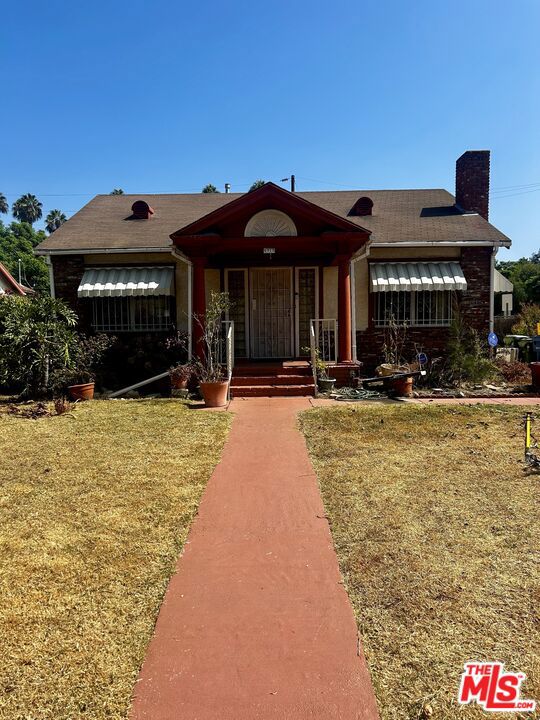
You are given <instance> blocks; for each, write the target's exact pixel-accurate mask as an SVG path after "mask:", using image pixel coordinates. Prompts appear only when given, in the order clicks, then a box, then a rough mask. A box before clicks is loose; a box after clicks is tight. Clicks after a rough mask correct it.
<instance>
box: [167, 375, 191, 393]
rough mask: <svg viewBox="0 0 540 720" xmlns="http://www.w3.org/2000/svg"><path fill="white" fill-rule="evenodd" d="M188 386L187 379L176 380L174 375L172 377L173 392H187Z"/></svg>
mask: <svg viewBox="0 0 540 720" xmlns="http://www.w3.org/2000/svg"><path fill="white" fill-rule="evenodd" d="M187 386H188V380H187V378H181V379H178V378H175V377H174V375H171V387H172V389H173V390H185V389H186V388H187Z"/></svg>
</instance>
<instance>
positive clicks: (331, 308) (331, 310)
mask: <svg viewBox="0 0 540 720" xmlns="http://www.w3.org/2000/svg"><path fill="white" fill-rule="evenodd" d="M323 306H324V307H323V313H322V315H321V317H325V318H328V319H331V318H334V319H337V313H338V269H337V267H325V268H323ZM319 314H320V313H319Z"/></svg>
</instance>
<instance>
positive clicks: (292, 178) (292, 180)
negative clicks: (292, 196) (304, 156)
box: [281, 175, 296, 192]
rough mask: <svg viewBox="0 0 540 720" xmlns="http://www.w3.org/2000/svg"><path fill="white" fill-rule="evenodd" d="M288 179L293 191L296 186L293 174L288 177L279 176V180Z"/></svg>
mask: <svg viewBox="0 0 540 720" xmlns="http://www.w3.org/2000/svg"><path fill="white" fill-rule="evenodd" d="M288 180H290V181H291V192H294V191H295V188H296V178H295V177H294V175H291V177H290V178H288V177H286V178H281V182H287V181H288Z"/></svg>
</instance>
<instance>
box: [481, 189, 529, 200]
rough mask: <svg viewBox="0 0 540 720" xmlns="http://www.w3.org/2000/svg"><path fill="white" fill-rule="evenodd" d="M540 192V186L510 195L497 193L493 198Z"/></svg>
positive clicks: (498, 198)
mask: <svg viewBox="0 0 540 720" xmlns="http://www.w3.org/2000/svg"><path fill="white" fill-rule="evenodd" d="M534 192H540V187H538V188H535V189H534V190H524V191H523V192H516V193H510V194H509V195H495V196H494V197H492V198H491V199H492V200H502V199H503V198H510V197H517V196H518V195H528V194H529V193H534Z"/></svg>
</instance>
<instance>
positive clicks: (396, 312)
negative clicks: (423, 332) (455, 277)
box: [374, 290, 453, 327]
mask: <svg viewBox="0 0 540 720" xmlns="http://www.w3.org/2000/svg"><path fill="white" fill-rule="evenodd" d="M374 295H375V327H385V326H387V325H388V324H389V323H390V319H393V320H394V322H396V323H397V324H398V325H403V324H407V325H414V326H424V327H425V326H436V325H450V323H451V322H452V306H453V298H452V295H453V293H452V291H451V290H444V291H432V290H423V291H421V292H378V293H374Z"/></svg>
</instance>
